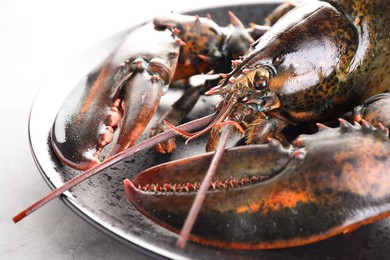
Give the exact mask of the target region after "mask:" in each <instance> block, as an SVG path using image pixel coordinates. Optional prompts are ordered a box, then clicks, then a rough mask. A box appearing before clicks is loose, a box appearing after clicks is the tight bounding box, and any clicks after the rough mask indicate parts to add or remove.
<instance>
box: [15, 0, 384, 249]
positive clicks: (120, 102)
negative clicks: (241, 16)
mask: <svg viewBox="0 0 390 260" xmlns="http://www.w3.org/2000/svg"><path fill="white" fill-rule="evenodd" d="M290 9H291V6H288V5H287V7H286V5H285V6H284V8H282V9H281V12H282V13H284V12H285V11H287V10H290ZM389 11H390V7H389V6H388V4H387V3H386V1H385V0H379V1H368V0H340V1H336V0H328V1H308V2H307V3H303V4H301V5H299V6H297V7H295V8H293V9H292V10H291V11H289V12H288V13H287V14H286V15H284V16H282V18H280V19H278V21H277V22H276V24H273V22H272V21H273V19H271V18H273V17H279V13H277V14H273V15H272V16H271V18H270V19H269V21H270V22H269V24H268V25H270V26H271V25H272V26H271V27H270V29H269V30H268V31H266V32H265V33H264V35H262V36H261V37H260V38H259V39H258V40H256V41H255V42H254V43H252V38H251V36H250V35H249V34H248V31H246V30H244V29H243V26H242V24H241V23H240V22H239V21H238V20H236V19H235V17H234V16H233V15H232V14H230V15H231V17H232V24H234V25H235V26H234V27H233V28H236V29H237V28H238V33H237V31H236V30H235V32H236V33H237V34H235V35H239V36H238V37H233V38H229V37H228V35H230V34H226V33H217V34H213V35H222V36H221V38H218V37H217V38H214V37H211V39H212V40H210V41H208V43H210V44H214V43H215V42H218V44H215V45H212V46H214V47H215V46H224V47H223V48H222V49H218V48H211V49H210V46H209V45H207V44H205V43H204V42H203V41H201V42H202V45H207V46H206V47H207V48H206V49H203V48H202V49H201V51H200V52H197V54H196V56H191V55H194V54H193V52H192V51H193V50H194V49H197V47H196V48H195V47H193V48H188V49H185V48H186V47H188V46H192V45H193V44H195V42H196V41H191V39H192V37H195V36H192V37H188V38H187V37H186V36H185V35H184V36H183V35H181V32H188V31H191V30H188V29H187V27H186V26H185V25H187V24H192V26H194V24H195V25H197V24H198V25H199V24H206V23H203V22H202V23H201V22H200V18H197V17H196V18H193V20H191V22H189V23H187V22H185V21H184V20H183V23H179V22H178V18H177V16H175V15H174V16H172V17H168V18H163V19H161V18H159V19H156V20H155V22H154V27H155V28H154V29H153V28H152V26H151V25H150V24H148V25H146V26H144V27H141V28H142V29H139V30H143V31H146V30H151V31H153V32H154V31H155V32H156V35H157V34H161V35H164V36H163V41H165V44H164V46H168V47H167V48H165V47H164V48H162V49H161V50H160V51H161V52H159V53H158V58H156V56H157V55H155V56H152V57H150V56H149V53H148V54H147V55H145V56H143V58H142V59H140V58H139V57H138V55H139V54H140V52H138V50H137V49H136V51H134V52H131V55H129V54H128V53H124V52H123V49H122V48H124V49H126V50H127V47H123V46H126V45H125V44H124V45H121V46H120V47H119V48H118V49H117V50H116V51H115V52H114V53H113V55H112V56H111V57H110V58H109V59H108V61H107V62H106V63H105V65H104V66H102V69H101V70H100V71H99V74H98V76H97V77H96V78H95V79H94V80H93V83H91V84H90V85H88V86H87V88H86V90H84V91H85V92H86V93H87V95H84V94H83V95H78V96H77V95H76V96H77V97H78V99H79V100H82V101H81V102H78V104H80V105H78V106H77V107H76V108H73V107H71V106H70V103H69V101H68V103H66V104H65V106H64V107H65V109H64V110H62V111H61V112H60V114H59V116H58V117H57V120H56V123H55V125H54V127H53V133H54V134H53V147H54V150H55V151H56V153H57V155H58V156H59V158H60V159H61V160H63V161H64V162H65V163H66V164H68V165H70V166H72V167H75V168H78V169H87V168H90V167H93V166H94V167H93V168H91V169H89V170H87V171H86V174H84V175H82V177H77V178H78V179H76V180H72V181H70V183H69V184H68V185H66V186H65V187H63V188H61V189H59V190H57V191H56V192H55V193H53V194H54V195H49V196H48V197H47V198H45V199H44V200H42V201H40V202H39V203H37V204H36V205H39V206H40V205H41V204H42V203H46V202H47V201H48V199H51V198H53V197H55V196H57V195H58V194H61V193H62V192H63V191H64V190H66V189H68V188H69V187H70V186H71V185H74V184H76V183H77V182H78V181H80V180H83V179H85V178H87V177H88V176H91V175H93V174H95V173H96V172H98V171H100V170H101V169H103V168H104V167H107V166H108V165H110V164H112V163H114V162H116V161H118V160H120V159H122V158H123V154H125V155H131V154H133V153H135V152H137V151H138V150H139V149H141V148H143V149H144V148H145V145H144V144H145V143H141V144H139V145H134V143H135V141H136V139H137V138H138V137H139V135H140V133H141V132H142V131H143V129H144V128H145V127H146V125H147V124H148V121H149V119H150V114H149V113H146V114H147V116H146V115H144V113H145V111H146V112H148V110H155V109H156V107H157V106H158V100H159V98H160V95H161V94H162V92H163V90H161V89H160V88H161V87H164V86H166V85H169V84H171V83H173V84H177V83H179V82H182V81H183V80H184V82H185V83H186V80H187V78H188V77H189V76H191V75H194V74H197V73H206V72H208V71H209V70H210V69H214V70H215V71H217V72H221V71H224V70H226V66H228V67H229V66H230V65H232V67H233V70H232V71H231V72H230V73H228V74H220V76H221V77H222V78H223V79H222V80H221V82H220V83H219V84H218V85H217V86H216V87H214V88H211V89H209V88H208V86H209V84H206V85H205V86H202V87H200V88H198V89H196V90H195V91H194V90H192V89H190V90H189V91H194V92H195V94H194V97H191V98H187V97H186V96H184V97H183V99H182V100H180V102H178V103H177V104H180V105H178V107H179V108H180V107H184V108H185V112H184V113H183V114H181V115H180V116H177V117H178V118H179V120H178V121H180V120H182V119H183V118H184V117H185V114H186V113H187V112H188V111H189V110H190V108H191V107H192V106H193V103H194V102H195V101H196V100H197V98H198V97H199V95H200V94H202V93H203V92H205V91H206V94H209V95H213V94H218V95H220V96H221V97H222V99H221V102H220V103H219V104H218V106H217V107H216V113H215V115H213V116H209V117H206V118H204V119H200V120H197V121H196V122H195V123H191V122H190V123H188V124H186V125H184V126H179V127H175V126H172V125H170V128H171V129H170V130H168V131H166V132H165V133H163V134H162V135H157V136H155V137H153V138H151V139H150V140H149V141H148V143H146V146H147V147H150V146H152V145H156V144H157V143H159V142H161V141H166V140H167V139H169V138H171V137H173V136H174V133H175V132H176V133H178V134H180V135H183V136H185V137H187V138H189V139H194V138H196V137H197V136H199V135H201V134H204V133H206V132H208V131H209V130H210V131H211V132H210V139H209V142H208V145H207V147H208V149H209V150H214V149H216V152H215V156H214V158H213V159H212V157H213V154H210V153H209V154H205V155H201V156H197V157H193V158H188V159H184V160H181V161H176V162H172V163H170V164H168V165H160V166H157V167H155V168H152V169H149V170H147V171H145V172H143V173H141V174H140V175H138V176H137V177H136V178H135V179H134V180H133V181H129V180H125V189H126V194H127V196H128V198H129V200H130V201H131V202H132V203H133V204H134V205H135V206H136V207H137V209H139V210H140V211H141V212H143V213H144V214H145V215H146V216H148V217H149V218H151V219H153V220H155V221H156V222H158V223H159V224H161V225H162V226H164V227H166V228H168V229H170V230H173V231H175V232H178V231H179V230H180V229H181V227H182V225H183V223H184V222H185V219H186V216H187V212H189V211H192V210H190V208H194V206H193V201H194V197H196V198H198V197H201V196H203V197H204V198H203V200H204V203H203V206H202V207H200V204H201V203H200V204H199V203H198V204H195V205H197V207H198V209H197V211H198V212H197V213H194V214H195V215H196V214H199V217H198V218H195V216H194V214H192V215H190V217H188V219H191V220H192V221H193V223H192V224H194V227H193V229H192V233H191V234H192V235H191V236H190V238H191V239H192V240H194V241H197V242H200V243H205V244H208V245H213V246H221V247H231V248H238V249H265V248H281V247H290V246H297V245H303V244H307V243H311V242H315V241H319V240H322V239H325V238H328V237H330V236H333V235H336V234H339V233H342V232H348V231H351V230H354V229H355V228H357V227H359V226H361V225H364V224H368V223H371V222H373V221H377V220H379V219H382V218H385V217H388V216H390V207H389V205H390V194H389V190H390V189H389V188H390V187H389V180H390V176H389V174H388V170H387V169H388V167H389V166H390V165H389V164H390V160H388V156H389V151H390V150H389V148H390V147H389V145H390V143H389V139H388V135H389V132H388V127H389V125H390V121H389V116H388V113H387V111H388V107H389V104H390V98H389V94H387V93H385V94H380V93H383V92H386V91H387V90H388V84H389V81H390V76H389V74H388V73H387V71H389V65H388V63H387V57H388V56H389V55H390V35H389V34H390V30H388V26H389V24H390V16H389V15H388V12H389ZM181 19H183V18H181ZM202 21H203V20H202ZM209 22H210V21H209ZM156 28H157V29H156ZM202 28H208V29H207V31H212V32H219V30H220V29H218V28H219V27H214V25H213V26H205V27H202ZM210 28H213V29H212V30H211V29H210ZM216 28H217V29H216ZM222 31H223V30H222ZM197 32H199V31H197ZM137 33H138V30H137V31H136V32H135V33H134V34H133V35H131V36H129V38H128V39H131V41H129V40H126V41H125V42H127V41H129V42H131V43H132V44H133V43H135V42H140V41H141V40H140V39H139V36H138V35H137ZM250 33H251V35H252V36H254V35H257V33H258V31H256V30H254V31H253V32H250ZM262 33H263V32H261V33H260V34H262ZM202 35H203V34H202ZM136 36H137V37H136ZM143 37H146V36H143ZM254 37H255V36H254ZM207 38H208V39H210V35H207ZM142 39H145V38H142ZM227 39H245V40H244V41H243V43H244V44H243V45H240V48H238V49H239V51H234V52H233V51H231V50H233V47H236V46H238V45H237V41H228V40H227ZM182 41H184V42H186V47H185V46H184V45H185V44H183V43H182ZM141 42H143V40H142V41H141ZM229 42H230V43H232V44H227V43H229ZM249 44H251V45H250V47H249ZM245 46H246V47H249V50H248V51H247V52H246V53H245V54H243V52H244V50H245V49H246V47H245ZM179 49H180V50H179ZM227 49H229V50H230V52H226V51H224V50H227ZM205 50H207V51H206V52H205ZM202 51H203V52H202ZM186 53H187V54H186ZM123 55H126V57H131V58H127V59H128V61H127V60H126V62H125V63H124V64H123V65H120V63H119V58H118V57H121V58H122V57H123ZM159 55H162V56H163V58H161V56H159ZM241 55H242V57H240V56H241ZM188 57H192V58H194V59H195V60H197V62H198V64H197V65H198V67H197V69H193V67H192V66H187V65H194V64H191V63H192V59H191V58H188ZM226 59H228V60H230V59H235V60H233V61H232V62H231V63H230V62H227V63H226V62H223V61H226ZM200 64H202V65H200ZM203 66H204V67H203ZM190 69H191V72H188V70H190ZM187 72H188V73H187ZM210 78H213V77H210ZM213 79H214V78H213ZM137 82H138V83H137ZM211 82H214V81H211ZM139 84H145V85H147V86H149V87H151V88H156V90H155V91H152V92H149V91H148V90H146V91H145V90H141V93H138V90H133V89H136V86H138V85H139ZM106 87H108V89H109V91H108V90H107V89H106ZM111 89H113V91H112V92H111ZM133 91H136V92H133ZM79 92H80V91H79ZM107 92H108V93H110V94H109V95H106V93H107ZM83 93H84V92H83ZM96 93H97V96H98V98H96V99H95V98H92V97H93V96H94V95H95V94H96ZM187 93H188V91H187ZM377 94H378V95H377ZM148 95H152V96H153V97H154V98H153V100H152V99H151V98H149V96H148ZM139 96H144V97H145V98H141V100H144V101H145V102H143V103H144V104H142V106H138V104H137V105H134V103H137V100H138V97H139ZM72 97H74V96H72ZM72 97H71V98H70V99H72ZM108 98H109V99H108ZM131 100H133V101H131ZM365 100H366V101H365ZM149 101H152V102H149ZM156 102H157V103H156ZM363 102H364V103H363ZM362 103H363V104H362ZM181 104H184V105H181ZM359 104H362V105H361V106H359V107H357V108H355V113H354V115H353V116H351V115H348V114H347V113H348V112H350V111H351V110H352V109H353V108H354V107H356V106H357V105H359ZM100 106H102V107H103V108H100ZM69 107H71V108H69ZM133 107H134V108H135V110H136V112H135V113H130V114H129V110H131V109H133ZM178 107H176V108H174V109H173V110H172V111H171V112H170V114H169V115H168V116H167V118H169V117H171V118H172V117H174V118H175V116H172V115H176V113H177V111H180V109H178ZM69 109H70V110H71V111H70V112H69ZM95 110H98V112H95ZM86 111H87V112H86ZM149 112H150V111H149ZM122 114H123V115H124V116H122ZM342 116H345V117H346V118H350V119H351V118H353V120H354V121H355V122H356V123H355V124H354V125H352V124H350V123H348V122H347V121H345V120H344V119H340V120H339V121H340V126H339V127H337V128H329V127H327V126H325V125H323V124H317V128H318V129H319V131H318V133H315V134H312V135H300V136H299V137H298V138H296V139H295V137H296V134H292V135H290V133H291V128H294V127H295V126H302V125H306V126H309V129H310V130H309V132H310V133H314V132H315V131H316V130H312V128H313V126H315V124H314V123H315V122H322V123H324V124H328V125H334V122H333V121H334V119H337V118H338V117H342ZM127 117H128V118H129V119H126V118H127ZM64 118H65V120H64ZM122 118H123V119H122ZM145 118H146V120H144V119H145ZM59 119H61V120H59ZM120 120H123V121H121V123H119V121H120ZM138 121H140V122H141V125H142V126H139V123H138ZM85 122H86V123H85ZM358 122H360V123H358ZM178 123H179V122H173V124H175V125H177V124H178ZM198 123H200V124H198ZM58 124H59V126H58ZM73 124H75V125H74V126H73ZM118 124H119V125H120V126H121V130H120V133H119V134H118V137H117V138H116V141H115V143H114V145H113V148H111V151H110V152H109V153H108V156H107V158H108V159H107V160H106V161H105V162H103V163H100V160H98V157H99V152H100V151H101V150H102V148H103V147H104V146H105V145H106V144H107V143H109V141H110V139H111V138H112V131H113V128H115V127H117V126H118ZM202 127H204V128H203V129H202V130H200V131H199V132H196V133H189V132H188V131H190V130H195V129H196V128H202ZM234 127H235V128H237V129H240V130H242V131H245V142H246V143H247V144H250V145H249V146H245V147H238V148H234V149H231V150H228V151H226V152H225V153H223V150H224V147H225V145H226V142H227V140H228V139H229V136H230V135H229V134H230V133H231V132H232V131H233V130H234V129H235V128H234ZM58 128H59V129H60V130H58ZM158 128H163V129H162V130H164V128H166V127H164V125H162V124H160V125H158V126H157V129H158ZM64 129H65V130H66V131H68V129H71V130H69V133H70V134H69V135H68V134H67V132H66V131H65V132H66V133H65V138H64V134H63V131H62V130H64ZM72 129H73V130H72ZM94 129H95V130H94ZM222 129H225V130H222ZM89 130H91V131H89ZM162 130H161V129H158V130H157V132H161V131H162ZM221 131H222V135H221V137H219V136H220V132H221ZM57 132H58V133H60V134H61V135H58V134H57ZM75 132H76V133H80V132H81V133H84V134H85V139H86V140H87V142H85V144H86V145H84V142H81V140H80V141H74V140H72V139H73V138H67V136H72V135H73V133H75ZM127 133H130V134H127ZM299 133H300V132H299ZM96 136H98V138H96ZM59 137H61V138H62V139H61V138H59ZM59 139H61V140H59ZM292 139H295V141H293V142H292V145H290V143H291V140H292ZM64 140H65V141H64ZM83 141H84V140H83ZM267 142H268V144H263V143H267ZM132 145H134V146H132ZM130 146H131V147H130ZM128 147H130V148H128ZM172 149H173V148H172V145H171V144H169V143H165V145H163V147H162V148H161V147H160V149H159V150H160V151H171V150H172ZM122 150H124V151H123V152H121V153H120V155H116V154H117V153H118V152H120V151H122ZM368 151H369V152H368ZM215 158H217V159H215ZM210 160H212V162H211V168H212V170H209V173H211V174H209V175H207V176H208V177H207V176H206V178H205V179H204V180H202V178H203V177H202V176H201V174H202V173H204V172H205V171H206V170H207V169H206V168H207V167H206V168H205V165H208V164H210ZM244 163H245V165H244ZM95 165H96V166H95ZM217 166H219V168H218V170H217V169H216V168H217ZM213 174H216V176H215V177H214V178H213V179H212V175H213ZM211 179H212V180H211ZM204 187H206V189H205V188H204ZM198 190H201V192H197V191H198ZM199 194H200V195H199ZM196 198H195V200H196ZM36 207H37V206H33V207H31V208H29V209H28V210H27V211H24V212H22V213H21V215H19V216H17V217H15V219H14V220H16V221H18V220H20V219H21V218H22V217H24V216H25V215H27V214H29V213H30V212H31V211H32V210H35V208H36ZM319 222H321V223H323V225H318V223H319ZM185 226H186V225H185ZM254 227H255V228H254ZM187 230H188V229H187ZM189 230H191V227H190V228H189Z"/></svg>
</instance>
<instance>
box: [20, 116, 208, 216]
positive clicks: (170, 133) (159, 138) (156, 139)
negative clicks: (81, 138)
mask: <svg viewBox="0 0 390 260" xmlns="http://www.w3.org/2000/svg"><path fill="white" fill-rule="evenodd" d="M214 117H215V114H212V115H208V116H205V117H202V118H200V119H196V120H193V121H191V122H188V123H186V124H182V125H180V126H178V127H177V128H178V129H181V130H184V131H191V130H194V129H198V128H202V127H204V126H207V125H208V124H210V123H211V122H212V121H213V119H214ZM175 135H176V132H175V130H173V129H169V130H167V131H165V132H163V133H161V134H158V135H156V136H153V137H151V138H149V139H147V140H145V141H143V142H141V143H139V144H136V145H134V146H132V147H130V148H128V149H126V150H124V151H122V152H120V153H118V154H116V155H114V156H113V157H110V158H109V159H107V160H106V161H104V162H102V163H101V164H98V165H97V166H95V167H92V168H90V169H88V170H86V171H85V172H83V173H81V174H79V175H77V176H76V177H74V178H73V179H71V180H69V181H68V182H66V183H65V184H64V185H62V186H61V187H59V188H57V189H55V190H53V191H52V192H50V193H49V194H48V195H46V196H45V197H43V198H42V199H40V200H38V201H37V202H35V203H33V204H32V205H31V206H30V207H28V208H26V209H25V210H23V211H22V212H20V213H19V214H17V215H16V216H15V217H13V218H12V220H13V221H14V223H17V222H19V221H20V220H22V219H24V218H25V217H27V216H28V215H30V214H31V213H33V212H34V211H36V210H37V209H39V208H40V207H42V206H43V205H45V204H46V203H48V202H49V201H51V200H53V199H54V198H56V197H58V196H60V195H61V194H62V193H64V192H65V191H67V190H69V189H70V188H72V187H74V186H75V185H77V184H79V183H80V182H82V181H84V180H86V179H88V178H89V177H91V176H93V175H95V174H97V173H99V172H100V171H102V170H104V169H106V168H107V167H110V166H111V165H113V164H114V163H117V162H119V161H121V160H123V159H125V158H128V157H130V156H132V155H134V154H136V153H137V152H139V151H142V150H145V149H149V148H152V147H153V146H155V145H156V144H158V143H160V142H163V141H165V140H167V139H169V138H172V137H174V136H175Z"/></svg>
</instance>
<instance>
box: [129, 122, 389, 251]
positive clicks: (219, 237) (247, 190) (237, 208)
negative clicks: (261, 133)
mask: <svg viewBox="0 0 390 260" xmlns="http://www.w3.org/2000/svg"><path fill="white" fill-rule="evenodd" d="M319 126H320V131H319V132H318V133H317V134H315V135H311V136H305V135H302V136H300V137H298V138H297V140H296V141H295V144H296V145H298V146H300V147H295V148H290V149H288V150H287V149H283V148H282V147H280V146H279V145H278V144H277V145H273V144H275V142H272V143H271V144H270V145H271V147H268V146H269V145H251V146H248V147H244V148H236V149H233V150H228V151H227V152H226V154H224V157H223V161H222V163H221V165H220V169H219V171H218V173H217V176H216V177H215V178H216V179H215V180H214V181H213V183H212V184H211V188H210V189H209V191H208V192H207V194H206V198H205V201H204V203H203V206H202V208H201V210H200V212H199V215H198V218H197V220H196V222H195V225H194V227H193V229H192V233H191V236H190V239H192V240H193V241H196V242H200V243H204V244H207V245H212V246H217V247H229V248H235V249H271V248H283V247H291V246H298V245H303V244H308V243H312V242H316V241H319V240H323V239H326V238H328V237H331V236H334V235H337V234H340V233H343V232H349V231H352V230H354V229H356V228H358V227H360V226H362V225H365V224H368V223H372V222H374V221H377V220H379V219H382V218H385V217H388V216H390V193H389V191H390V186H389V185H390V175H389V173H388V169H389V167H390V163H389V160H387V158H388V157H389V156H390V142H389V140H388V136H387V134H388V133H387V132H386V131H383V130H382V129H375V128H373V127H368V126H367V124H366V125H362V126H360V125H359V124H356V125H354V126H353V125H351V124H349V123H347V122H345V121H344V120H341V126H340V127H339V128H335V129H332V128H327V127H325V126H322V125H319ZM272 145H273V146H272ZM301 146H303V147H301ZM210 157H211V154H207V155H204V156H198V157H194V158H190V159H184V160H180V161H176V162H174V163H173V164H165V165H162V166H157V167H154V168H151V169H149V170H147V171H145V172H143V173H141V174H140V175H137V176H136V177H135V179H134V180H133V181H129V180H125V182H124V185H125V191H126V195H127V197H128V199H129V200H130V202H131V203H132V204H133V205H134V206H135V207H136V208H137V209H138V210H140V211H141V212H142V213H143V214H145V215H146V216H147V217H149V218H150V219H152V220H154V221H156V222H157V223H159V224H160V225H162V226H164V227H166V228H168V229H169V230H172V231H174V232H179V231H180V229H181V227H182V225H183V223H184V221H185V219H186V216H187V213H188V212H189V210H190V208H191V205H192V203H193V200H194V197H195V195H196V191H195V190H196V188H197V186H198V184H196V183H197V182H199V181H200V179H201V178H202V176H203V174H204V172H205V169H207V167H208V163H209V161H210ZM339 165H343V167H341V168H339ZM236 175H237V177H236ZM245 176H246V177H245ZM260 176H263V177H260ZM252 177H256V178H253V182H251V180H252ZM259 179H260V181H259ZM240 180H241V181H240ZM179 183H181V184H180V185H179ZM193 187H195V188H193Z"/></svg>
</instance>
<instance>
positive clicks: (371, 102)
mask: <svg viewBox="0 0 390 260" xmlns="http://www.w3.org/2000/svg"><path fill="white" fill-rule="evenodd" d="M389 111H390V93H382V94H377V95H375V96H372V97H370V98H368V99H367V100H366V101H365V102H364V103H363V104H362V105H361V106H358V107H356V108H355V113H354V120H355V121H357V122H361V121H362V119H364V120H366V121H368V122H369V123H370V124H372V125H373V126H375V127H378V125H379V123H381V124H382V125H383V126H384V127H387V128H389V127H390V114H389Z"/></svg>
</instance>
